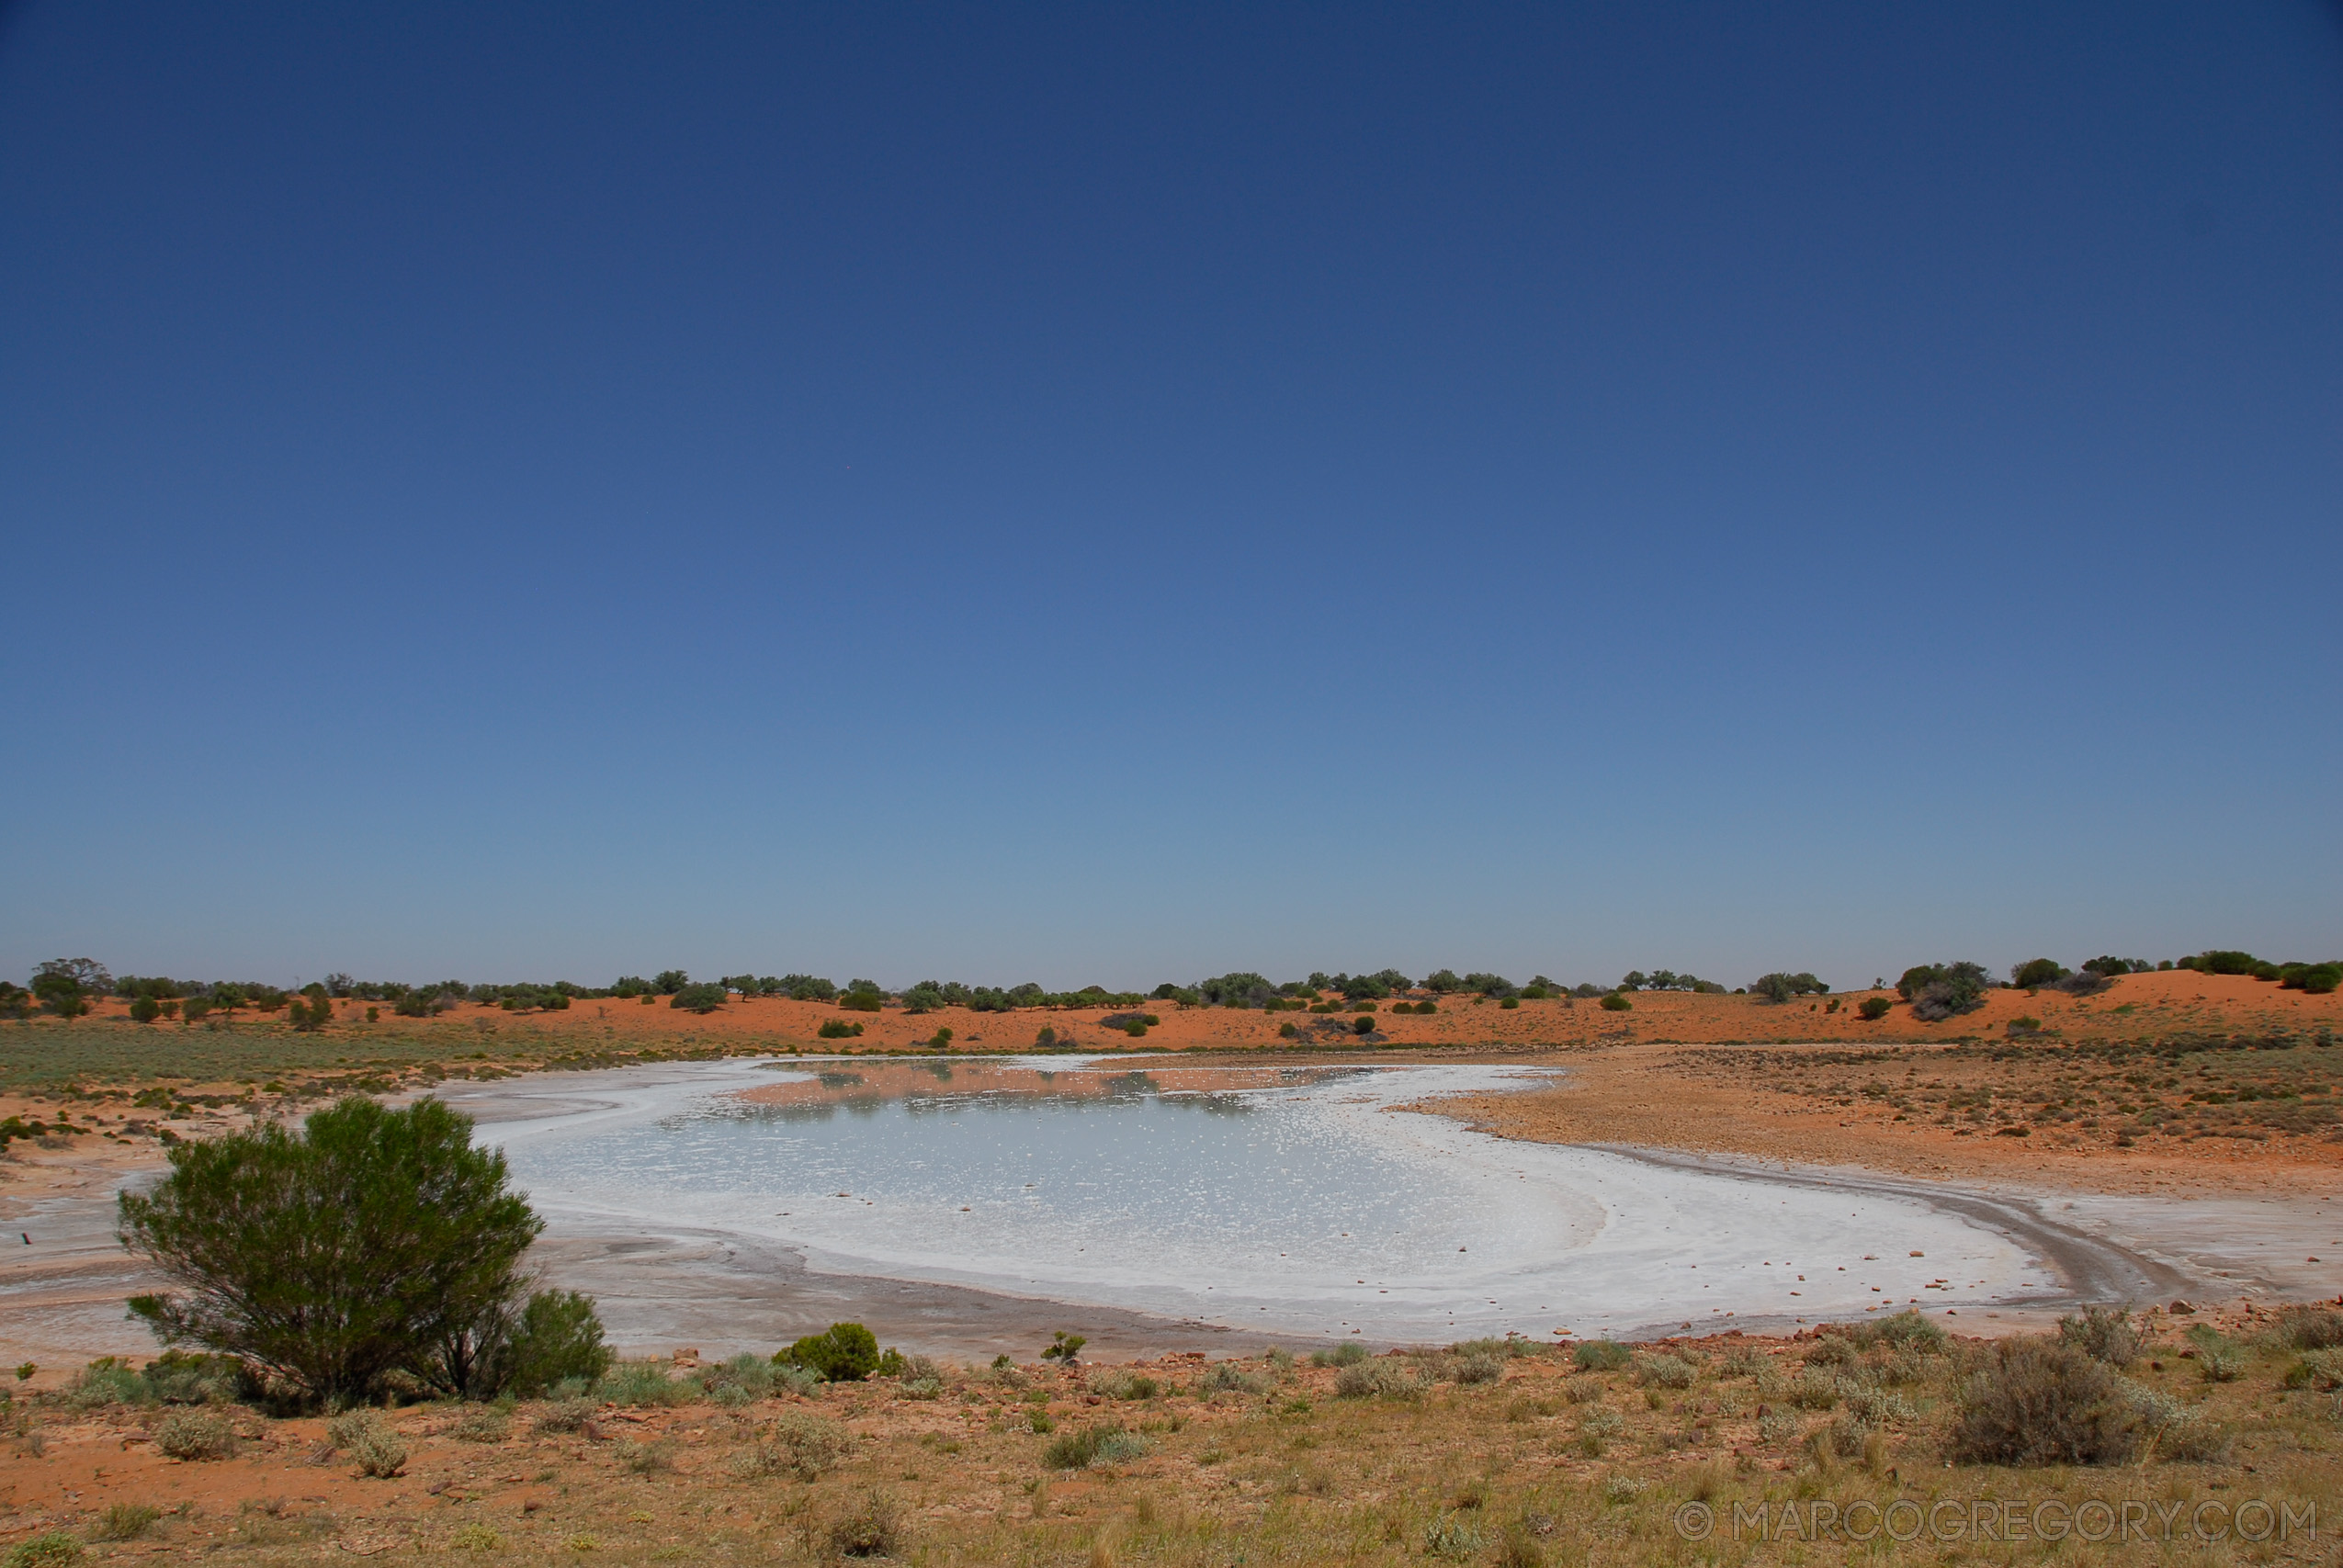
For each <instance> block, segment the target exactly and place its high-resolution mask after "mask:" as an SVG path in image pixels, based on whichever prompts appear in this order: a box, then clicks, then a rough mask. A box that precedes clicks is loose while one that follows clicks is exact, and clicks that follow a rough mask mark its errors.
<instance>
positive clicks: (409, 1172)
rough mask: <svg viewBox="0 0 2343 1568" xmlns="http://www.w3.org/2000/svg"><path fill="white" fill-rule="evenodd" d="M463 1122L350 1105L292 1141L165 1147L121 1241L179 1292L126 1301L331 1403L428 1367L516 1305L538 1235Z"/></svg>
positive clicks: (252, 1137)
mask: <svg viewBox="0 0 2343 1568" xmlns="http://www.w3.org/2000/svg"><path fill="white" fill-rule="evenodd" d="M471 1132H472V1123H471V1119H470V1117H468V1116H463V1115H460V1114H458V1113H457V1112H456V1111H450V1110H449V1109H448V1108H447V1106H446V1105H444V1104H442V1103H441V1102H440V1101H438V1100H428V1099H426V1100H417V1101H416V1102H415V1103H414V1104H413V1105H412V1106H409V1107H408V1108H407V1109H405V1110H403V1111H386V1110H384V1109H383V1108H382V1107H381V1106H379V1105H377V1104H375V1103H374V1102H373V1101H372V1100H361V1099H356V1098H353V1099H349V1100H343V1101H341V1102H340V1103H339V1104H336V1105H334V1106H332V1107H330V1108H329V1109H327V1110H324V1111H317V1112H315V1113H314V1114H312V1115H311V1117H310V1118H309V1119H308V1121H307V1122H305V1123H304V1125H303V1128H302V1130H301V1131H300V1133H298V1134H296V1133H291V1132H288V1131H287V1130H286V1129H285V1128H284V1127H283V1126H281V1125H278V1124H276V1123H269V1124H266V1125H263V1126H259V1127H255V1128H253V1129H252V1130H250V1131H248V1132H242V1133H233V1134H228V1135H226V1136H224V1137H221V1138H216V1139H209V1140H205V1141H202V1142H188V1143H182V1144H177V1145H173V1146H172V1149H171V1152H170V1161H171V1173H170V1174H169V1175H168V1176H166V1177H164V1179H163V1180H162V1181H161V1182H160V1183H158V1184H157V1185H156V1186H155V1188H154V1190H153V1191H152V1192H150V1193H146V1194H143V1195H141V1194H137V1193H131V1192H124V1193H122V1194H121V1195H120V1197H119V1206H120V1208H119V1213H120V1229H119V1235H120V1237H121V1240H122V1243H123V1245H124V1246H125V1247H129V1248H130V1250H131V1251H133V1252H136V1253H139V1254H141V1256H143V1257H145V1258H147V1259H149V1260H150V1261H151V1262H153V1264H154V1266H155V1267H156V1268H157V1269H160V1270H161V1271H162V1273H163V1274H164V1276H165V1277H166V1278H168V1279H169V1280H172V1281H173V1282H174V1284H175V1286H177V1287H178V1288H177V1289H176V1290H174V1291H171V1292H164V1293H160V1294H155V1295H144V1296H136V1297H133V1298H131V1301H130V1311H131V1313H132V1314H133V1315H135V1316H137V1317H140V1318H141V1319H143V1320H145V1322H146V1324H147V1325H148V1326H149V1327H150V1328H152V1329H153V1332H154V1334H155V1336H156V1337H158V1338H159V1339H161V1340H162V1341H163V1342H164V1344H166V1345H177V1344H196V1345H201V1346H203V1347H205V1348H208V1349H212V1350H217V1351H221V1352H224V1353H226V1354H229V1355H233V1356H240V1357H243V1359H246V1360H248V1361H251V1362H253V1363H255V1364H257V1365H258V1366H260V1367H262V1368H265V1369H266V1370H268V1371H274V1372H276V1373H277V1374H278V1375H280V1376H282V1377H284V1378H285V1379H287V1380H288V1381H289V1382H292V1383H294V1384H295V1385H297V1386H298V1387H300V1388H301V1389H302V1390H304V1391H306V1392H307V1393H309V1394H311V1396H312V1397H315V1398H318V1399H323V1400H350V1399H362V1398H366V1397H368V1395H369V1394H371V1393H372V1392H373V1391H374V1390H375V1388H376V1386H377V1385H378V1384H379V1382H380V1381H381V1379H382V1377H383V1375H384V1374H385V1373H387V1372H390V1371H393V1370H394V1369H402V1368H403V1369H408V1370H411V1371H417V1372H419V1373H420V1372H425V1371H428V1369H430V1368H431V1367H432V1366H433V1365H434V1363H435V1360H436V1356H437V1353H438V1352H439V1350H440V1348H442V1347H443V1346H444V1344H445V1343H446V1342H447V1340H448V1339H449V1338H450V1337H454V1336H457V1335H459V1334H461V1333H463V1332H465V1331H466V1330H467V1329H468V1328H470V1327H471V1326H472V1325H478V1324H479V1323H480V1322H481V1318H482V1317H483V1315H484V1314H488V1313H489V1312H491V1311H492V1310H493V1309H494V1308H495V1307H496V1305H497V1304H498V1303H504V1302H508V1301H510V1300H511V1299H512V1298H513V1296H514V1294H515V1292H517V1291H518V1290H519V1288H520V1284H521V1280H520V1276H519V1272H518V1270H519V1266H520V1259H521V1255H522V1254H523V1253H524V1252H526V1250H527V1249H528V1247H529V1244H530V1243H531V1242H533V1241H535V1240H536V1239H537V1236H538V1232H539V1231H540V1230H542V1229H543V1228H544V1226H543V1222H541V1221H540V1220H538V1217H537V1215H536V1214H535V1213H531V1212H530V1209H529V1206H528V1203H527V1201H526V1200H525V1199H524V1198H523V1197H522V1196H521V1195H520V1194H519V1193H516V1192H514V1191H513V1190H510V1188H509V1186H508V1185H507V1173H506V1170H505V1166H504V1156H503V1155H502V1154H500V1153H498V1152H496V1151H494V1150H491V1149H480V1148H475V1147H473V1146H472V1142H471Z"/></svg>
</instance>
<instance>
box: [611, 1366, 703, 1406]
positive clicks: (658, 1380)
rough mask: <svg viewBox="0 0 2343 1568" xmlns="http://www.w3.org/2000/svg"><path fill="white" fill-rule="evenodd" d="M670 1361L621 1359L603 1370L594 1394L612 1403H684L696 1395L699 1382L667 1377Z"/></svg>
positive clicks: (690, 1400)
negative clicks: (604, 1371)
mask: <svg viewBox="0 0 2343 1568" xmlns="http://www.w3.org/2000/svg"><path fill="white" fill-rule="evenodd" d="M669 1366H670V1363H668V1362H666V1361H662V1360H658V1359H650V1360H642V1361H621V1362H619V1363H618V1364H617V1365H616V1366H614V1367H612V1368H611V1369H610V1371H608V1372H607V1373H606V1374H605V1375H604V1376H603V1378H602V1380H601V1382H600V1383H599V1384H598V1385H597V1386H596V1387H595V1389H594V1393H597V1394H599V1395H601V1396H602V1397H603V1398H604V1399H606V1400H608V1401H609V1402H610V1403H611V1404H631V1405H635V1406H638V1407H640V1406H646V1405H648V1406H654V1407H656V1406H662V1405H671V1404H690V1403H691V1402H692V1401H693V1400H694V1399H696V1398H697V1397H698V1396H699V1392H700V1390H699V1384H698V1383H697V1382H686V1381H685V1380H683V1379H680V1378H675V1377H671V1376H670V1375H669V1373H668V1368H669Z"/></svg>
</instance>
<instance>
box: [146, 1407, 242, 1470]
mask: <svg viewBox="0 0 2343 1568" xmlns="http://www.w3.org/2000/svg"><path fill="white" fill-rule="evenodd" d="M154 1447H155V1449H156V1450H157V1451H158V1452H160V1453H164V1454H167V1455H168V1456H169V1457H171V1458H172V1459H177V1460H191V1461H192V1460H209V1459H226V1458H228V1457H229V1456H230V1455H232V1454H233V1453H234V1452H235V1451H236V1429H235V1427H232V1426H231V1425H229V1422H228V1418H227V1417H226V1416H220V1415H215V1414H213V1413H212V1412H210V1411H208V1410H181V1411H175V1412H174V1413H173V1414H171V1415H169V1416H164V1418H163V1424H162V1425H161V1426H159V1427H155V1429H154Z"/></svg>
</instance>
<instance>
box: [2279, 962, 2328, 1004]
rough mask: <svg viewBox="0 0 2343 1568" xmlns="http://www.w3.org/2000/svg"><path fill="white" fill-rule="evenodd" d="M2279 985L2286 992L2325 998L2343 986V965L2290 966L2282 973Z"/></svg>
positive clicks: (2284, 968)
mask: <svg viewBox="0 0 2343 1568" xmlns="http://www.w3.org/2000/svg"><path fill="white" fill-rule="evenodd" d="M2278 983H2279V986H2280V987H2281V988H2282V989H2285V990H2289V991H2307V992H2309V993H2310V994H2311V995H2312V996H2315V997H2324V996H2326V995H2329V994H2330V993H2332V992H2333V991H2334V990H2335V989H2336V987H2338V986H2343V964H2333V963H2329V964H2286V965H2284V966H2283V967H2282V968H2281V971H2280V974H2279V976H2278Z"/></svg>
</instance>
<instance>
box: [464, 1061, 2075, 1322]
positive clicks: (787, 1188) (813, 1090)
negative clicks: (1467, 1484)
mask: <svg viewBox="0 0 2343 1568" xmlns="http://www.w3.org/2000/svg"><path fill="white" fill-rule="evenodd" d="M1546 1081H1550V1079H1549V1078H1548V1077H1547V1076H1546V1075H1545V1074H1544V1073H1542V1072H1537V1071H1534V1070H1529V1069H1521V1068H1507V1067H1493V1066H1398V1067H1393V1066H1375V1067H1336V1068H1285V1069H1276V1068H1269V1069H1232V1068H1227V1067H1183V1066H1177V1065H1176V1064H1174V1063H1173V1062H1171V1061H1163V1062H1160V1063H1159V1062H1154V1061H1147V1060H1140V1061H1137V1062H1134V1061H1132V1060H1130V1059H1127V1058H1118V1059H1115V1060H1111V1061H1098V1062H1080V1061H1071V1060H1069V1059H1065V1058H1058V1059H1041V1060H1031V1059H1028V1060H1022V1061H1017V1060H1011V1061H1003V1060H1001V1059H997V1058H995V1059H988V1060H986V1061H983V1062H951V1063H946V1062H941V1061H939V1062H936V1063H934V1064H918V1065H907V1064H901V1063H889V1064H877V1063H872V1062H870V1061H868V1060H867V1059H862V1060H855V1061H841V1062H837V1063H834V1064H832V1063H811V1062H808V1063H802V1064H801V1063H797V1062H784V1063H765V1064H742V1063H739V1062H725V1063H711V1064H696V1065H693V1066H688V1067H681V1068H671V1069H662V1070H660V1071H657V1072H653V1073H643V1074H616V1075H598V1076H597V1077H596V1079H595V1080H594V1082H593V1083H592V1084H591V1086H590V1087H589V1088H586V1089H584V1090H583V1092H581V1088H580V1086H579V1084H578V1083H577V1082H576V1081H574V1080H573V1081H572V1084H570V1085H568V1086H556V1085H552V1084H541V1087H538V1088H535V1089H532V1088H529V1087H524V1086H523V1085H519V1084H515V1085H500V1086H498V1087H499V1093H500V1095H501V1096H502V1098H504V1100H506V1101H507V1103H508V1104H509V1105H512V1106H514V1107H515V1109H516V1110H517V1111H518V1118H517V1119H506V1120H501V1121H493V1122H492V1121H485V1120H484V1121H483V1122H482V1124H481V1138H482V1141H484V1142H488V1143H494V1144H501V1145H504V1148H505V1150H506V1153H507V1155H508V1156H509V1158H510V1160H511V1162H512V1165H513V1168H514V1171H515V1177H516V1179H517V1180H518V1182H519V1184H520V1185H521V1186H523V1187H525V1188H526V1189H527V1190H529V1191H530V1193H531V1195H532V1198H533V1200H534V1201H536V1202H537V1204H538V1207H539V1208H540V1209H542V1210H544V1211H545V1212H546V1213H548V1214H549V1217H551V1218H552V1219H553V1220H554V1222H555V1224H557V1226H566V1225H581V1224H592V1223H593V1222H594V1221H596V1220H602V1221H612V1220H624V1221H627V1222H630V1223H635V1224H641V1223H645V1222H649V1223H651V1224H666V1225H673V1226H675V1227H678V1228H679V1229H680V1228H689V1229H692V1230H701V1231H705V1230H715V1231H719V1232H730V1233H735V1234H739V1235H753V1236H756V1237H760V1238H765V1239H769V1240H776V1241H780V1242H784V1243H786V1244H787V1245H789V1246H792V1247H797V1248H798V1249H799V1250H800V1251H801V1252H802V1253H803V1255H804V1257H805V1258H806V1259H807V1262H808V1264H809V1267H811V1268H813V1269H819V1270H825V1271H831V1272H836V1273H841V1274H855V1275H878V1276H884V1277H891V1278H898V1279H908V1280H931V1281H939V1282H945V1283H951V1284H959V1285H969V1286H975V1287H978V1288H980V1289H986V1290H991V1291H1000V1292H1009V1293H1013V1294H1017V1295H1024V1296H1036V1297H1043V1298H1047V1299H1051V1300H1057V1301H1063V1302H1067V1303H1086V1302H1087V1303H1100V1304H1103V1305H1110V1306H1116V1307H1124V1308H1128V1309H1133V1310H1138V1311H1143V1312H1149V1313H1153V1314H1160V1315H1163V1316H1167V1317H1171V1318H1177V1319H1193V1320H1195V1321H1199V1322H1205V1323H1213V1324H1222V1325H1230V1326H1235V1327H1244V1328H1251V1329H1256V1330H1260V1331H1264V1332H1270V1333H1275V1334H1280V1335H1292V1336H1295V1337H1338V1336H1345V1335H1352V1334H1357V1335H1361V1336H1363V1337H1368V1338H1371V1339H1375V1340H1378V1341H1383V1340H1392V1341H1407V1340H1421V1339H1454V1338H1460V1337H1472V1336H1477V1335H1484V1334H1502V1333H1507V1332H1520V1333H1523V1334H1527V1335H1531V1336H1533V1337H1539V1338H1546V1337H1551V1336H1552V1335H1553V1333H1554V1331H1555V1330H1556V1329H1558V1328H1568V1329H1569V1330H1571V1331H1572V1332H1574V1333H1576V1334H1578V1335H1579V1336H1581V1337H1584V1336H1588V1335H1592V1334H1597V1333H1603V1332H1621V1333H1624V1332H1632V1331H1635V1330H1638V1329H1647V1328H1653V1327H1667V1328H1673V1327H1675V1326H1677V1325H1679V1324H1681V1323H1688V1322H1689V1323H1692V1324H1694V1325H1698V1326H1700V1327H1703V1328H1714V1327H1717V1326H1721V1325H1724V1324H1725V1323H1726V1321H1727V1320H1728V1319H1729V1320H1730V1321H1731V1323H1732V1324H1733V1325H1736V1326H1746V1327H1749V1328H1751V1329H1753V1330H1754V1329H1758V1328H1761V1327H1770V1326H1775V1325H1783V1324H1790V1323H1794V1322H1796V1321H1800V1320H1809V1321H1813V1320H1820V1319H1822V1318H1826V1317H1845V1316H1848V1315H1851V1314H1861V1313H1862V1312H1864V1311H1865V1310H1867V1309H1877V1310H1885V1309H1886V1307H1887V1306H1889V1305H1891V1304H1892V1305H1896V1306H1900V1305H1903V1304H1907V1303H1909V1302H1913V1301H1917V1302H1919V1303H1920V1304H1922V1305H1923V1306H1924V1307H1927V1308H1928V1309H1930V1310H1931V1311H1935V1310H1940V1309H1941V1308H1944V1307H1947V1306H1952V1307H1957V1306H1961V1305H1964V1304H1973V1303H1984V1302H1986V1301H2006V1300H2019V1299H2023V1298H2025V1297H2027V1296H2040V1295H2048V1294H2050V1293H2052V1292H2051V1291H2050V1289H2049V1286H2048V1280H2049V1276H2048V1275H2046V1274H2044V1273H2043V1272H2042V1270H2041V1269H2040V1266H2039V1265H2038V1264H2037V1263H2036V1262H2035V1261H2034V1260H2033V1259H2032V1258H2029V1256H2028V1255H2027V1254H2026V1252H2025V1251H2024V1249H2023V1248H2022V1247H2020V1245H2019V1244H2017V1243H2016V1242H2014V1241H2012V1240H2010V1239H2009V1238H2008V1237H2005V1236H2003V1235H1998V1234H1997V1233H1995V1232H1992V1231H1989V1230H1986V1229H1984V1228H1982V1227H1980V1226H1978V1225H1975V1224H1971V1223H1969V1222H1968V1221H1966V1220H1964V1219H1961V1218H1959V1217H1957V1216H1954V1215H1951V1214H1946V1213H1940V1212H1937V1211H1935V1210H1932V1209H1930V1208H1929V1207H1928V1206H1926V1205H1925V1204H1923V1203H1920V1202H1919V1201H1912V1200H1910V1199H1906V1198H1901V1197H1896V1196H1892V1195H1891V1196H1880V1195H1873V1194H1858V1193H1855V1192H1851V1191H1840V1190H1820V1191H1817V1190H1810V1189H1805V1188H1796V1187H1788V1186H1782V1185H1777V1184H1773V1183H1769V1182H1766V1181H1764V1180H1762V1179H1749V1178H1746V1177H1737V1176H1730V1175H1725V1174H1720V1173H1714V1172H1707V1171H1685V1170H1668V1169H1659V1168H1653V1167H1650V1166H1647V1165H1644V1164H1641V1163H1639V1162H1636V1161H1635V1160H1633V1159H1629V1158H1626V1157H1624V1156H1616V1155H1611V1154H1606V1153H1602V1152H1599V1151H1593V1150H1586V1149H1573V1148H1561V1147H1555V1146H1552V1145H1535V1144H1520V1143H1511V1142H1507V1141H1504V1140H1500V1139H1497V1138H1492V1137H1488V1136H1487V1135H1485V1134H1478V1133H1474V1132H1472V1131H1470V1130H1468V1129H1466V1128H1465V1127H1463V1126H1462V1125H1460V1124H1458V1123H1456V1122H1453V1121H1451V1120H1449V1119H1447V1118H1445V1117H1441V1116H1436V1115H1430V1114H1424V1113H1421V1112H1412V1111H1398V1110H1394V1109H1392V1108H1393V1107H1395V1106H1398V1105H1402V1104H1406V1103H1409V1102H1411V1101H1415V1100H1423V1099H1426V1098H1430V1097H1433V1096H1438V1095H1443V1094H1451V1093H1459V1092H1475V1091H1485V1090H1488V1089H1502V1088H1506V1087H1524V1086H1526V1085H1528V1084H1532V1083H1543V1082H1546ZM1914 1254H1920V1255H1923V1256H1914ZM1802 1276H1803V1278H1802ZM1874 1287H1876V1289H1874ZM1075 1326H1078V1325H1075Z"/></svg>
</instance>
